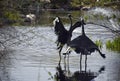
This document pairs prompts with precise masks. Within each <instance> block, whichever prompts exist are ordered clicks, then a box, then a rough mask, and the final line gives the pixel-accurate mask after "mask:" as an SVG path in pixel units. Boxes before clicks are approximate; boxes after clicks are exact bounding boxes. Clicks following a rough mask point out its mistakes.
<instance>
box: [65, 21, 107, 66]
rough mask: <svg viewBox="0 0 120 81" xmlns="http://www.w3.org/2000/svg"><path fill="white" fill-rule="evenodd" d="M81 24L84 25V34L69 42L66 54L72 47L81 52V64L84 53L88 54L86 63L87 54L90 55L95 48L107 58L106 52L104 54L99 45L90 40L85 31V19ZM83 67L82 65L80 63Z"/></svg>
mask: <svg viewBox="0 0 120 81" xmlns="http://www.w3.org/2000/svg"><path fill="white" fill-rule="evenodd" d="M81 25H82V35H80V36H78V37H77V38H75V39H73V40H72V41H70V42H68V46H69V47H68V49H67V51H66V52H65V53H64V54H69V53H70V51H71V48H72V49H73V50H74V51H75V52H76V53H81V54H80V64H81V60H82V55H85V56H86V59H85V63H86V61H87V55H90V54H91V53H92V52H94V51H95V50H96V51H98V52H99V54H100V56H102V57H103V58H105V57H106V56H105V54H102V53H101V51H100V50H99V48H98V46H97V45H96V44H95V43H94V42H93V41H92V40H90V39H89V38H88V37H87V36H86V34H85V31H84V25H85V23H84V20H81ZM80 67H81V65H80Z"/></svg>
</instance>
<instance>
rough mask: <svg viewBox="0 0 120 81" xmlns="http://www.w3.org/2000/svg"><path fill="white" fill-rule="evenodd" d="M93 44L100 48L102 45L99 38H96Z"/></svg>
mask: <svg viewBox="0 0 120 81" xmlns="http://www.w3.org/2000/svg"><path fill="white" fill-rule="evenodd" d="M95 44H96V45H97V46H98V47H99V48H100V49H101V48H102V47H103V43H102V41H101V40H96V41H95Z"/></svg>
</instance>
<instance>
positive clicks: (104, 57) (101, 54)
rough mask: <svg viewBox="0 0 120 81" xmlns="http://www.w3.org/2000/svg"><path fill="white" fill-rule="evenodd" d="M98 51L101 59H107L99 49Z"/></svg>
mask: <svg viewBox="0 0 120 81" xmlns="http://www.w3.org/2000/svg"><path fill="white" fill-rule="evenodd" d="M97 51H98V52H99V54H100V55H101V57H103V58H104V59H105V58H106V55H105V54H103V53H102V52H101V51H100V50H99V49H97Z"/></svg>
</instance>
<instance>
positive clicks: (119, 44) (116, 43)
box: [106, 37, 120, 52]
mask: <svg viewBox="0 0 120 81" xmlns="http://www.w3.org/2000/svg"><path fill="white" fill-rule="evenodd" d="M106 48H107V49H109V50H112V51H118V52H120V37H117V38H115V39H113V41H111V40H108V41H107V42H106Z"/></svg>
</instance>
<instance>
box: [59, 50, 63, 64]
mask: <svg viewBox="0 0 120 81" xmlns="http://www.w3.org/2000/svg"><path fill="white" fill-rule="evenodd" d="M61 50H62V48H60V50H59V57H60V60H59V64H60V63H61Z"/></svg>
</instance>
